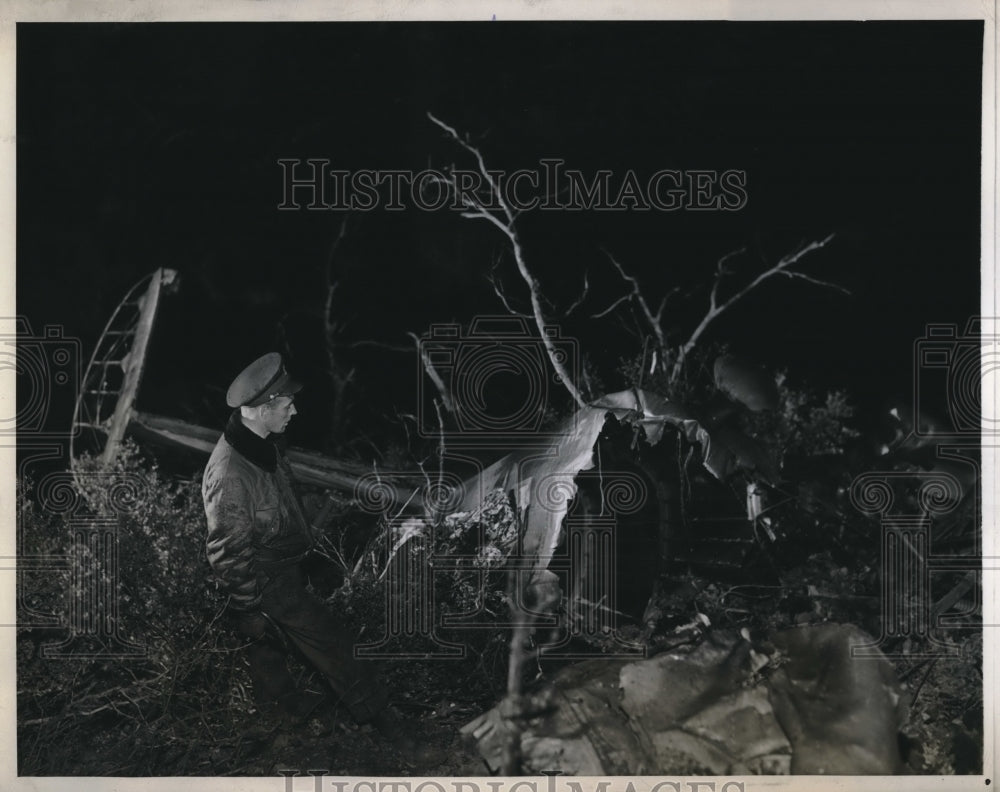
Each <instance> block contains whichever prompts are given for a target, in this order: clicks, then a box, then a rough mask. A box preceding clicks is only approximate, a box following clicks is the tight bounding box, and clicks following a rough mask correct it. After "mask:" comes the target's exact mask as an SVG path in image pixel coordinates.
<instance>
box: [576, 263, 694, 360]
mask: <svg viewBox="0 0 1000 792" xmlns="http://www.w3.org/2000/svg"><path fill="white" fill-rule="evenodd" d="M604 255H606V256H607V257H608V259H609V260H610V261H611V263H612V264H614V265H615V269H617V270H618V273H619V274H620V275H621V276H622V279H623V280H624V281H625V282H626V283H628V284H629V285H630V286H631V287H632V288H631V291H630V292H629V293H628V294H627V295H625V299H630V300H634V301H635V304H636V305H638V306H639V310H640V311H641V312H642V315H643V317H644V318H645V320H646V323H647V324H648V325H649V327H650V329H651V330H652V331H653V335H654V336H656V346H657V349H658V350H659V352H660V360H665V359H666V355H667V337H666V333H664V332H663V310H664V308H666V305H667V300H668V299H669V297H670V295H671V294H673V293H674V292H676V291H677V289H676V288H675V289H673V290H671V291H669V292H667V294H665V295H664V296H663V299H662V300H660V304H659V306H658V307H657V309H656V313H653V311H652V310H651V309H650V307H649V303H648V302H646V298H645V297H644V296H643V294H642V290H641V288H640V287H639V281H638V279H636V278H635V277H633V276H632V275H629V274H628V273H627V272H625V268H624V267H623V266H622V265H621V264H620V263H619V262H618V260H617V259H616V258H615V257H614V256H613V255H612V254H611V253H610V252H609V251H607V250H605V251H604ZM621 302H622V300H617V301H616V302H615V303H613V304H612V305H611V306H610V307H609V308H607V309H606V310H605V311H604V312H602V313H601V314H599V315H600V316H603V315H604V313H607V312H608V311H611V310H612V309H614V308H615V307H616V306H617V305H619V304H620V303H621ZM595 318H596V317H595Z"/></svg>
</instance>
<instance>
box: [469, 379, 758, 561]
mask: <svg viewBox="0 0 1000 792" xmlns="http://www.w3.org/2000/svg"><path fill="white" fill-rule="evenodd" d="M609 414H611V415H613V416H614V417H615V418H616V419H617V420H619V421H621V422H625V423H629V424H632V425H634V426H636V427H638V428H641V430H642V431H643V432H644V433H645V437H646V441H647V442H648V443H649V444H650V445H656V444H658V443H659V442H661V440H662V439H663V435H664V432H665V431H667V430H669V429H673V430H676V431H678V432H680V433H681V434H682V435H683V436H684V437H685V438H686V439H687V440H688V441H689V442H690V443H692V444H697V446H698V447H699V448H700V449H701V463H702V465H703V466H704V467H705V469H706V470H708V471H709V472H710V473H711V474H712V475H713V476H714V477H715V478H717V479H719V480H725V479H727V478H728V477H729V476H731V475H732V474H733V473H735V472H737V471H741V470H742V471H746V472H747V473H749V474H751V475H753V476H755V477H757V478H759V479H761V480H763V481H767V482H771V483H773V482H774V481H775V480H776V478H777V473H776V471H775V470H774V466H773V465H772V464H771V463H770V461H769V460H768V457H767V454H766V453H765V452H764V451H763V450H762V449H760V447H759V446H758V445H757V444H756V443H755V442H754V441H753V440H752V439H751V438H749V437H748V436H746V435H744V434H742V433H740V432H738V431H727V430H724V429H719V428H713V429H712V430H711V431H710V430H709V429H707V428H706V427H705V426H703V425H702V423H701V422H700V421H699V419H698V418H697V417H696V416H695V415H694V413H692V412H691V411H690V410H689V409H688V408H686V407H685V406H684V405H681V404H677V403H675V402H671V401H669V400H667V399H665V398H664V397H662V396H659V395H657V394H654V393H650V392H648V391H644V390H626V391H620V392H617V393H611V394H607V395H605V396H603V397H601V398H600V399H598V400H596V401H594V402H592V403H591V404H590V405H588V406H586V407H583V408H581V409H579V410H578V411H577V412H576V413H575V415H573V416H572V417H570V418H568V419H566V421H564V422H563V423H562V424H561V425H560V426H559V427H557V428H556V429H555V430H554V431H553V432H552V433H551V435H550V437H551V444H550V445H549V446H547V447H537V446H536V447H533V448H530V449H526V450H520V451H517V452H514V453H511V454H508V455H507V456H505V457H503V458H502V459H500V460H499V461H497V462H495V463H494V464H492V465H491V466H490V467H488V468H486V469H485V470H484V471H483V472H482V473H481V474H479V475H477V476H475V477H472V478H470V479H469V480H467V481H466V482H465V483H464V485H463V490H462V498H463V499H462V502H461V503H460V504H459V506H458V510H459V511H462V512H472V511H475V510H476V509H477V508H479V507H480V505H481V504H482V503H483V501H484V499H485V497H486V496H487V495H488V494H489V493H491V492H493V491H495V490H498V489H499V490H502V491H503V492H508V493H512V495H513V498H514V502H515V504H516V507H517V511H518V516H519V518H520V520H521V523H522V526H523V528H522V554H523V556H524V557H528V558H534V559H536V564H535V569H536V571H538V572H541V571H542V570H544V569H546V567H547V566H548V565H549V563H550V561H551V560H552V557H553V555H554V554H555V552H556V549H557V547H558V545H559V542H560V539H561V529H562V523H563V519H564V518H565V516H566V513H567V511H568V509H569V505H570V503H571V502H572V500H573V498H574V496H575V495H576V494H577V483H576V479H577V477H578V476H579V475H580V474H581V473H583V472H585V471H588V470H592V469H594V468H595V466H596V460H595V458H594V446H595V445H596V443H597V440H598V437H599V435H600V434H601V431H602V429H603V427H604V425H605V421H606V420H607V417H608V415H609Z"/></svg>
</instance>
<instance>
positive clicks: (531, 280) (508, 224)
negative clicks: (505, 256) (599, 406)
mask: <svg viewBox="0 0 1000 792" xmlns="http://www.w3.org/2000/svg"><path fill="white" fill-rule="evenodd" d="M427 117H428V118H429V119H430V120H431V121H433V122H434V123H435V124H437V125H438V126H439V127H440V128H441V129H443V130H444V131H445V132H446V133H447V134H448V136H449V137H450V138H452V140H454V141H455V142H456V143H458V145H460V146H461V147H462V148H464V149H465V150H466V151H468V152H469V153H470V154H471V155H472V156H473V157H474V158H475V160H476V163H477V165H478V166H479V173H480V175H481V176H482V177H483V179H485V181H486V184H487V185H489V190H490V197H491V198H492V199H493V202H495V205H496V206H497V207H498V210H497V211H496V212H494V211H492V210H491V209H490V208H488V207H487V206H486V204H484V203H483V202H482V201H481V200H477V199H475V198H473V197H472V196H470V195H469V193H468V191H464V190H463V191H459V190H458V189H457V185H456V184H455V183H454V181H452V182H451V188H452V192H453V193H454V194H455V195H456V196H460V197H461V201H462V205H463V206H464V207H465V209H466V211H464V212H462V216H463V217H468V218H474V219H483V220H488V221H489V222H490V223H492V224H493V225H494V226H496V227H497V228H498V229H499V230H500V231H502V232H503V234H504V235H505V236H506V237H507V239H508V240H509V242H510V245H511V248H512V249H513V252H514V261H515V263H516V264H517V270H518V272H519V273H520V274H521V278H522V279H523V280H524V282H525V284H527V286H528V292H529V294H530V296H531V311H532V314H533V316H534V318H535V325H536V327H537V328H538V334H539V336H540V337H541V341H542V344H543V346H544V347H545V351H546V353H547V354H548V356H549V362H550V363H551V364H552V368H553V369H554V370H555V372H556V374H558V376H559V379H560V380H561V381H562V383H563V386H564V387H565V388H566V390H567V391H569V394H570V395H571V396H572V397H573V399H574V401H576V403H577V404H578V405H579V406H580V407H583V406H585V405H586V402H585V401H584V399H583V396H582V395H581V393H580V391H579V389H578V388H577V386H576V383H575V382H573V380H572V378H571V377H570V374H569V371H568V370H567V368H566V365H565V363H564V362H563V361H562V359H561V355H560V354H559V351H558V350H557V348H556V345H555V342H554V341H553V339H552V338H551V337H550V336H549V334H548V333H546V332H545V326H546V324H547V320H546V318H545V313H544V311H543V309H542V300H543V295H542V290H541V286H540V285H539V283H538V280H537V279H536V278H535V276H534V274H533V273H532V272H531V270H530V269H529V267H528V264H527V262H526V261H525V258H524V250H523V248H522V247H521V241H520V239H519V238H518V235H517V230H516V228H515V221H516V219H517V215H516V214H515V213H514V212H513V211H512V210H511V208H510V206H509V205H508V204H507V201H506V200H505V199H504V196H503V193H502V191H501V190H500V186H499V185H498V184H497V182H496V180H495V179H494V177H493V175H492V174H491V173H490V172H489V170H488V169H487V167H486V162H485V160H484V159H483V155H482V152H480V151H479V149H477V148H476V147H475V146H473V145H472V144H470V143H469V142H468V141H466V140H464V139H463V138H462V137H461V136H460V135H459V134H458V132H456V131H455V129H454V128H452V127H450V126H448V125H447V124H446V123H444V122H443V121H441V120H439V119H437V118H435V117H434V115H433V114H432V113H427ZM493 202H491V206H492V205H493Z"/></svg>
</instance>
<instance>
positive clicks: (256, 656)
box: [248, 568, 387, 723]
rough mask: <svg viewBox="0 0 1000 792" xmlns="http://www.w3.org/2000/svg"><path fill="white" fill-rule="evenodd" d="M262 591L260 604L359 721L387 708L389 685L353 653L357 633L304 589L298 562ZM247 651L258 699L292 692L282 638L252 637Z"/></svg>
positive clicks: (277, 576)
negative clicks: (350, 633)
mask: <svg viewBox="0 0 1000 792" xmlns="http://www.w3.org/2000/svg"><path fill="white" fill-rule="evenodd" d="M261 596H262V602H261V610H262V611H264V613H266V614H267V615H268V616H270V617H271V619H272V620H274V622H276V623H277V624H278V626H279V627H281V629H282V631H283V632H284V634H285V636H286V637H287V639H288V642H289V643H290V644H291V645H292V646H294V647H295V648H296V649H298V650H299V651H300V652H301V653H302V655H303V656H304V657H305V658H306V659H307V660H308V661H309V662H310V663H311V664H312V665H313V666H314V667H315V668H317V669H318V670H319V671H320V672H322V673H323V675H324V676H325V677H326V679H327V681H328V682H329V683H330V687H332V688H333V691H334V693H336V694H337V696H338V697H339V699H340V702H339V703H341V704H343V705H344V706H346V707H347V709H348V710H349V711H350V713H351V715H352V716H353V717H354V719H355V720H356V721H357V722H358V723H365V722H366V721H369V720H371V719H372V718H374V717H375V716H376V715H377V714H378V713H379V712H380V711H381V710H382V709H384V708H385V706H386V700H387V697H386V689H385V686H384V685H382V684H381V683H380V682H379V680H378V676H377V674H376V672H375V669H374V668H372V664H371V663H370V662H368V661H363V660H357V659H355V657H354V640H353V638H351V636H350V635H348V634H347V632H346V631H345V630H344V628H343V627H342V626H341V625H340V624H338V622H337V620H336V619H335V618H334V616H333V614H332V613H330V610H329V608H327V606H326V605H324V604H323V602H322V601H320V600H319V599H318V598H317V597H315V596H313V595H312V594H310V593H309V592H308V591H306V589H305V581H304V580H303V577H302V574H301V572H300V571H299V570H298V569H297V568H293V569H289V570H283V571H281V572H279V573H276V574H275V576H274V577H271V578H269V579H268V581H267V583H266V584H265V585H264V587H263V589H262V591H261ZM248 654H249V659H250V676H251V678H252V679H253V685H254V693H255V696H256V698H257V700H258V702H260V703H264V702H267V701H275V700H277V699H278V698H280V697H281V696H284V695H287V694H290V693H293V692H294V690H295V683H294V682H293V680H292V677H291V674H289V673H288V666H287V664H286V661H285V656H286V652H285V649H284V648H283V647H282V646H281V644H280V643H279V642H277V641H275V640H274V639H273V638H271V637H268V638H266V639H262V640H258V641H254V642H253V643H252V644H251V645H250V647H249V649H248Z"/></svg>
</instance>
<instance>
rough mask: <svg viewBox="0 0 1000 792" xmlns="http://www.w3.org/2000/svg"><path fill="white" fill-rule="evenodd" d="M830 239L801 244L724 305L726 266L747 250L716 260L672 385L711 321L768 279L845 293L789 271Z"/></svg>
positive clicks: (676, 360) (680, 353) (682, 346)
mask: <svg viewBox="0 0 1000 792" xmlns="http://www.w3.org/2000/svg"><path fill="white" fill-rule="evenodd" d="M833 237H834V235H833V234H830V235H829V236H827V237H825V238H824V239H821V240H819V241H818V242H810V243H809V244H801V245H800V246H799V248H798V249H797V250H795V251H793V252H792V253H788V254H787V255H785V256H784V257H783V258H782V259H781V260H780V261H778V263H777V264H775V265H774V266H773V267H771V268H770V269H767V270H764V272H761V273H760V274H759V275H757V277H756V278H754V279H753V280H752V281H750V283H748V284H747V285H746V286H744V287H743V288H742V289H740V290H739V291H738V292H736V293H735V294H733V295H732V296H731V297H729V299H727V300H726V301H725V302H723V303H721V304H720V303H719V285H720V284H721V283H722V279H723V278H724V277H725V275H726V274H727V273H728V270H726V268H725V264H726V262H727V261H728V260H729V259H731V258H733V257H734V256H736V255H739V254H741V253H743V252H744V251H745V250H746V249H745V248H741V249H740V250H737V251H733V252H731V253H727V254H726V255H725V256H723V257H722V258H721V259H719V263H718V267H717V268H716V273H715V281H714V282H713V283H712V290H711V292H709V295H708V311H706V312H705V315H704V316H703V317H702V319H701V321H700V322H699V323H698V326H697V327H696V328H695V329H694V331H693V332H692V333H691V335H690V337H689V338H688V340H687V341H685V342H684V343H683V344H682V345H681V347H680V349H679V350H678V352H677V357H676V359H675V360H674V366H673V369H672V371H671V373H670V381H671V382H674V381H676V380H677V378H678V377H679V376H680V373H681V368H682V367H683V365H684V360H685V359H686V357H687V355H688V353H689V352H690V351H691V350H692V349H693V348H694V345H695V344H697V343H698V339H700V338H701V336H702V335H703V334H704V332H705V331H706V330H707V329H708V327H709V325H711V324H712V322H714V321H715V320H716V319H717V318H718V317H719V316H720V315H721V314H722V313H723V312H724V311H725V310H726V309H727V308H730V307H731V306H732V305H733V304H734V303H736V302H737V301H738V300H741V299H742V298H743V297H745V296H746V295H747V294H749V293H750V292H751V291H753V290H754V289H755V288H757V287H758V286H759V285H760V284H761V283H763V282H764V281H765V280H767V279H768V278H772V277H775V276H776V275H784V276H786V277H791V278H794V277H800V278H803V279H804V280H808V281H811V282H813V283H817V284H818V285H821V286H829V287H831V288H837V289H840V290H841V291H845V292H846V291H847V290H846V289H843V288H842V287H839V286H834V285H833V284H828V283H825V282H823V281H818V280H816V279H814V278H811V277H809V276H807V275H805V274H803V273H801V272H797V271H793V270H790V269H789V267H791V266H793V265H794V264H797V263H798V262H799V261H800V260H801V259H802V258H803V257H804V256H806V255H808V254H809V253H811V252H813V251H814V250H819V249H820V248H823V247H825V246H826V245H828V244H829V243H830V241H831V240H832V239H833ZM848 293H849V292H848Z"/></svg>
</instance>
